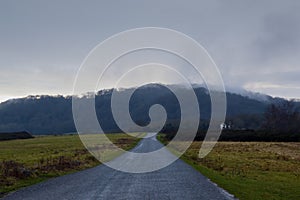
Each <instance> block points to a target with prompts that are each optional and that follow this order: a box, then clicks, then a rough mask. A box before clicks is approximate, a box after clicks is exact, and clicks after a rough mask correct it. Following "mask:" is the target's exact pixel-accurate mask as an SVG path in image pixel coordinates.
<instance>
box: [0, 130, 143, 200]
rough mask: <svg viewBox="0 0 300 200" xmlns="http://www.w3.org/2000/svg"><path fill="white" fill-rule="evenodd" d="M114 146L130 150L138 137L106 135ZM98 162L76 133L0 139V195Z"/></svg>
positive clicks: (92, 165)
mask: <svg viewBox="0 0 300 200" xmlns="http://www.w3.org/2000/svg"><path fill="white" fill-rule="evenodd" d="M107 136H108V137H109V139H110V140H111V141H112V142H113V143H115V144H116V145H117V146H119V147H121V148H123V149H125V150H129V149H131V148H133V147H134V146H135V145H136V144H137V143H138V141H139V140H140V139H138V138H135V137H131V136H129V135H126V134H107ZM98 164H100V163H99V161H98V160H96V159H95V158H94V157H93V156H92V155H91V154H90V153H89V152H88V151H87V150H86V149H85V147H84V146H83V144H82V142H81V140H80V139H79V137H78V135H67V136H40V137H36V138H33V139H26V140H11V141H0V196H2V195H4V194H6V193H8V192H10V191H13V190H16V189H18V188H21V187H25V186H28V185H32V184H35V183H38V182H41V181H44V180H46V179H49V178H51V177H56V176H60V175H64V174H68V173H72V172H76V171H79V170H82V169H87V168H90V167H94V166H96V165H98Z"/></svg>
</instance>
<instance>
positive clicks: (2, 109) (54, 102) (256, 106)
mask: <svg viewBox="0 0 300 200" xmlns="http://www.w3.org/2000/svg"><path fill="white" fill-rule="evenodd" d="M172 87H174V88H175V89H176V90H177V91H178V92H185V90H187V89H186V88H183V87H180V86H178V85H173V86H172ZM193 89H194V92H195V94H196V96H197V99H198V102H199V108H200V115H201V120H202V121H203V122H204V124H205V123H207V122H208V120H209V119H210V112H211V102H210V96H209V93H208V91H207V89H206V88H204V87H201V86H194V88H193ZM132 90H135V88H128V89H121V90H117V91H116V92H118V93H120V94H121V93H128V92H130V91H132ZM112 91H113V90H112V89H108V90H101V91H99V92H98V93H97V94H96V98H95V105H96V113H97V116H98V120H99V123H100V125H101V127H102V128H103V130H104V131H105V132H120V129H119V127H118V125H117V124H116V122H115V120H114V118H113V115H112V111H111V96H112ZM226 95H227V117H226V121H230V123H232V124H233V125H234V126H236V128H251V129H256V128H259V126H260V125H261V121H262V120H261V119H262V116H263V113H264V112H265V110H266V108H267V107H268V105H270V104H271V103H276V102H279V101H285V100H284V99H280V98H272V97H270V96H267V95H264V97H265V98H264V99H263V100H262V99H259V98H252V97H249V96H243V95H241V94H235V93H230V92H227V93H226ZM81 98H89V97H88V96H83V97H81ZM154 104H161V105H162V106H163V107H164V108H165V110H166V113H167V123H166V125H167V124H170V123H174V122H179V119H180V116H181V113H180V106H179V102H178V100H177V99H176V96H175V95H174V94H173V93H172V92H171V91H170V90H169V89H167V87H166V86H164V85H160V84H148V85H145V86H142V87H140V88H138V89H136V90H135V91H134V93H133V95H132V97H131V99H130V104H129V110H130V115H131V117H132V119H133V121H134V122H136V123H137V124H138V125H142V126H144V125H147V124H148V123H149V121H150V118H149V115H148V112H149V108H150V107H151V106H152V105H154ZM295 104H296V103H295ZM297 106H299V103H297ZM200 125H201V124H200ZM12 131H28V132H30V133H33V134H62V133H70V132H76V129H75V125H74V121H73V115H72V97H71V96H67V97H64V96H47V95H43V96H28V97H26V98H19V99H12V100H8V101H6V102H3V103H1V104H0V132H12Z"/></svg>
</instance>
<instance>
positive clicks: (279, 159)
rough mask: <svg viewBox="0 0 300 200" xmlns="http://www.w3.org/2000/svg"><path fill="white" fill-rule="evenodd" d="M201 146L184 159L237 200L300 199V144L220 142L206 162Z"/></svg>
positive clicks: (188, 152) (194, 146)
mask: <svg viewBox="0 0 300 200" xmlns="http://www.w3.org/2000/svg"><path fill="white" fill-rule="evenodd" d="M161 140H163V138H161ZM200 146H201V142H193V144H192V145H191V147H190V148H189V149H188V151H187V152H186V153H185V154H184V155H183V156H182V157H181V158H182V159H183V160H184V161H186V162H187V163H189V164H191V165H192V166H193V167H194V168H196V169H197V170H199V171H200V172H201V173H202V174H204V175H205V176H207V177H208V178H209V179H211V180H212V181H213V182H215V183H217V184H218V185H219V186H220V187H222V188H224V189H225V190H227V191H228V192H229V193H231V194H234V195H235V196H236V197H237V198H239V199H241V200H253V199H255V200H260V199H261V200H265V199H268V200H273V199H289V200H290V199H300V143H285V142H277V143H271V142H218V143H217V145H216V146H215V147H214V149H213V151H212V152H210V153H209V155H208V156H206V157H205V158H203V159H199V158H198V152H199V148H200Z"/></svg>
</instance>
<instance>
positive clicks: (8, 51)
mask: <svg viewBox="0 0 300 200" xmlns="http://www.w3.org/2000/svg"><path fill="white" fill-rule="evenodd" d="M299 11H300V1H297V0H294V1H292V0H281V1H276V0H269V1H263V0H258V1H255V0H249V1H240V0H236V1H230V0H227V1H224V0H218V1H217V0H209V1H199V0H196V1H183V0H181V1H177V0H165V1H161V0H157V1H155V0H151V1H141V0H136V1H134V0H130V1H129V0H120V1H112V0H109V1H83V0H82V1H75V0H72V1H71V0H70V1H61V0H59V1H54V0H51V1H41V0H36V1H31V0H26V1H21V0H20V1H15V0H1V1H0V91H1V93H0V101H3V100H5V99H8V98H13V97H20V96H26V95H29V94H52V95H54V94H71V92H72V86H73V82H74V78H75V75H76V72H77V70H78V68H79V66H80V64H81V63H82V61H83V59H84V58H85V57H86V55H87V54H88V53H89V51H91V50H92V49H93V48H94V47H95V46H96V45H97V44H98V43H100V42H101V41H103V40H104V39H106V38H107V37H109V36H111V35H113V34H116V33H118V32H120V31H124V30H127V29H131V28H137V27H145V26H146V27H147V26H151V27H153V26H155V27H165V28H171V29H175V30H178V31H180V32H183V33H185V34H187V35H189V36H191V37H192V38H194V39H195V40H197V41H198V42H199V43H200V44H202V45H203V46H204V47H205V48H206V49H207V51H208V52H209V53H210V55H211V57H212V58H213V59H214V61H215V62H216V64H217V65H218V67H219V69H220V71H221V74H222V76H223V79H224V82H225V85H226V86H227V87H237V88H245V89H248V90H251V91H257V92H261V93H266V94H270V95H273V96H281V97H286V98H300V12H299Z"/></svg>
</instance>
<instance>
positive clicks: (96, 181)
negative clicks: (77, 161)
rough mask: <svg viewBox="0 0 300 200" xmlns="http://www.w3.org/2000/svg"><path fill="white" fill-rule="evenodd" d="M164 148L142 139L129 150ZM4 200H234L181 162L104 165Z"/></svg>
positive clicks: (28, 188)
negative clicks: (149, 167)
mask: <svg viewBox="0 0 300 200" xmlns="http://www.w3.org/2000/svg"><path fill="white" fill-rule="evenodd" d="M162 146H163V145H162V144H161V143H160V142H159V141H157V140H156V138H155V137H150V138H145V139H143V140H141V141H140V143H139V144H138V145H137V146H136V147H135V148H134V149H133V150H132V151H134V152H138V153H144V152H151V151H153V150H156V149H159V148H161V147H162ZM3 199H5V200H29V199H37V200H60V199H79V200H84V199H109V200H118V199H124V200H131V199H133V200H135V199H138V200H142V199H158V200H165V199H185V200H189V199H193V200H194V199H195V200H197V199H204V200H206V199H212V200H220V199H222V200H223V199H224V200H225V199H233V197H232V196H231V195H229V194H228V193H226V192H225V191H224V190H222V189H221V188H219V187H217V186H216V185H215V184H213V183H212V182H210V181H209V180H208V179H207V178H206V177H205V176H203V175H201V174H200V173H199V172H197V171H196V170H194V169H193V168H192V167H191V166H189V165H187V164H186V163H184V162H183V161H181V160H177V161H175V162H174V163H173V164H171V165H169V166H167V167H165V168H163V169H160V170H158V171H154V172H148V173H140V174H133V173H126V172H120V171H117V170H114V169H111V168H109V167H107V166H105V165H99V166H97V167H94V168H91V169H87V170H84V171H81V172H77V173H74V174H69V175H65V176H62V177H58V178H53V179H50V180H48V181H45V182H42V183H39V184H36V185H33V186H30V187H27V188H24V189H20V190H18V191H16V192H14V193H11V194H9V195H7V196H6V197H4V198H3Z"/></svg>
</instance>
